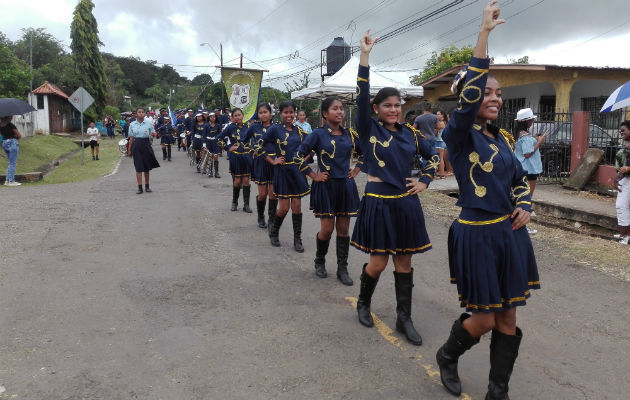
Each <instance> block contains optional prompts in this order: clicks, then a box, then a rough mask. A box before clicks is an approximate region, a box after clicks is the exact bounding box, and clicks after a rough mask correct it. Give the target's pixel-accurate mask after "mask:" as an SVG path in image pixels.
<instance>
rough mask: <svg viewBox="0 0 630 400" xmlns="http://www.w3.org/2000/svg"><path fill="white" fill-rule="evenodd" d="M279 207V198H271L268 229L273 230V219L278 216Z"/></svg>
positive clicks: (268, 211)
mask: <svg viewBox="0 0 630 400" xmlns="http://www.w3.org/2000/svg"><path fill="white" fill-rule="evenodd" d="M277 209H278V199H269V208H268V210H267V215H269V221H268V222H267V229H269V232H271V227H272V226H273V220H274V219H275V218H276V210H277Z"/></svg>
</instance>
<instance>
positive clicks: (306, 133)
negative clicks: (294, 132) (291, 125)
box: [295, 125, 308, 140]
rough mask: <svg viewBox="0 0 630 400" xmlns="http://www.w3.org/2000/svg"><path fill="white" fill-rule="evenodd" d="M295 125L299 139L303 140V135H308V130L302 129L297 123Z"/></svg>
mask: <svg viewBox="0 0 630 400" xmlns="http://www.w3.org/2000/svg"><path fill="white" fill-rule="evenodd" d="M295 127H296V128H298V133H299V134H300V140H304V136H305V135H308V132H306V131H305V130H304V129H302V128H300V127H299V126H297V125H295Z"/></svg>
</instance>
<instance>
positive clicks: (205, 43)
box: [199, 42, 223, 66]
mask: <svg viewBox="0 0 630 400" xmlns="http://www.w3.org/2000/svg"><path fill="white" fill-rule="evenodd" d="M199 46H201V47H203V46H208V47H210V49H211V50H212V52H213V53H214V54H215V55H216V56H217V57H219V60H221V66H223V43H219V48H220V50H221V55H219V54H217V51H216V50H215V49H214V47H212V45H211V44H210V43H207V42H204V43H201V44H200V45H199Z"/></svg>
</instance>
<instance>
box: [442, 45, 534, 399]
mask: <svg viewBox="0 0 630 400" xmlns="http://www.w3.org/2000/svg"><path fill="white" fill-rule="evenodd" d="M488 67H489V59H480V58H476V57H472V58H471V59H470V64H469V66H468V69H467V72H466V76H465V78H466V81H465V84H464V86H463V89H462V92H461V94H460V96H459V101H458V107H457V108H456V109H455V110H454V111H453V114H452V116H451V119H450V121H449V124H448V125H447V126H446V128H445V129H444V133H443V134H442V137H443V139H444V141H445V142H446V144H447V146H448V151H449V159H450V160H451V164H452V165H453V169H454V172H455V177H456V178H457V183H458V186H459V191H460V196H459V200H458V201H457V205H458V206H460V207H462V210H461V213H460V215H459V218H458V219H457V220H456V221H454V222H453V224H452V225H451V228H450V230H449V238H448V256H449V269H450V275H451V283H453V284H455V285H457V292H458V296H459V302H460V305H461V306H462V307H465V308H466V311H468V312H472V313H477V312H484V313H489V312H499V311H502V310H505V309H509V308H512V307H515V306H524V305H525V301H526V299H527V298H529V296H530V290H531V289H539V288H540V282H539V277H538V268H537V266H536V260H535V257H534V251H533V248H532V243H531V240H530V238H529V234H528V233H527V229H526V227H525V226H523V227H521V228H520V229H518V230H512V223H511V220H510V216H511V214H512V213H513V211H514V209H515V207H520V208H522V209H523V210H525V211H531V199H530V193H529V185H528V183H527V175H526V172H525V171H524V170H523V168H522V166H521V163H520V162H518V159H517V158H516V156H515V155H514V153H513V139H512V138H511V135H509V133H507V132H506V131H503V130H499V129H498V128H497V127H495V126H492V125H487V129H488V131H490V132H491V133H493V134H494V136H495V138H491V137H488V136H487V135H485V134H484V133H483V132H484V127H483V126H481V125H479V124H476V123H475V118H476V115H477V112H478V110H479V108H480V106H481V103H482V102H483V94H484V91H485V86H486V81H487V79H488ZM468 317H469V315H468V314H462V315H461V316H460V318H459V319H458V320H456V321H455V323H454V324H453V327H452V330H451V334H450V337H449V338H448V340H447V342H446V343H445V344H444V346H442V347H441V348H440V350H439V351H438V354H437V360H438V364H439V365H440V370H441V371H444V372H443V376H444V377H445V378H447V379H455V378H456V380H457V382H458V383H459V378H458V377H457V372H456V368H457V360H458V358H459V356H461V355H462V354H463V353H464V352H465V351H466V350H468V349H470V347H472V346H473V345H474V344H476V343H478V342H479V339H476V338H473V337H472V336H471V335H470V334H469V333H468V332H467V331H466V329H464V328H463V326H462V322H463V321H464V320H465V319H466V318H468ZM516 332H517V334H516V335H515V336H512V335H506V334H503V333H501V332H499V331H498V330H496V329H495V330H493V331H492V340H491V344H490V360H491V368H490V385H489V389H490V391H493V389H492V388H493V387H494V388H496V387H498V386H501V385H504V389H505V392H506V393H507V381H508V380H509V374H510V373H511V371H512V368H513V365H514V361H515V360H516V356H517V354H518V346H519V344H520V340H521V338H522V332H521V330H520V328H518V327H517V328H516ZM453 368H454V370H455V373H454V376H453V374H452V369H453ZM506 371H508V372H506ZM506 375H507V376H506ZM497 385H498V386H497ZM488 395H490V392H489V393H488ZM486 398H489V397H486ZM492 398H494V397H492ZM501 398H503V397H501ZM506 398H507V397H506Z"/></svg>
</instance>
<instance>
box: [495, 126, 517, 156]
mask: <svg viewBox="0 0 630 400" xmlns="http://www.w3.org/2000/svg"><path fill="white" fill-rule="evenodd" d="M499 133H500V134H501V136H503V139H504V140H505V141H506V143H507V144H508V146H510V148H511V149H512V151H514V150H515V149H516V140H514V136H512V134H511V133H510V132H508V131H506V130H505V129H499Z"/></svg>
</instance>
